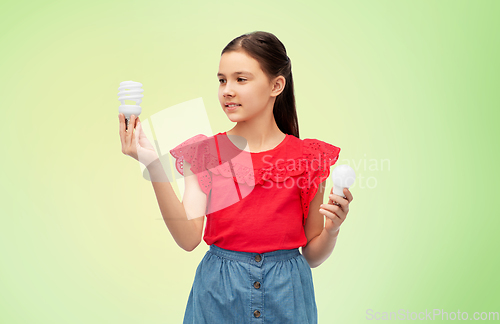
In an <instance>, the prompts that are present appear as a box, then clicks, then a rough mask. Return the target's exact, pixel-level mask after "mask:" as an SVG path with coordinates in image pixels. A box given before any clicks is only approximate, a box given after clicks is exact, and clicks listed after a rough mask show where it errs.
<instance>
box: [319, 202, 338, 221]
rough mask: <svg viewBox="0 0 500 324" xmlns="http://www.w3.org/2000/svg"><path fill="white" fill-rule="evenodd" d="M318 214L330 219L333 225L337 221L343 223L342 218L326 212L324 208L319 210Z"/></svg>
mask: <svg viewBox="0 0 500 324" xmlns="http://www.w3.org/2000/svg"><path fill="white" fill-rule="evenodd" d="M334 207H335V206H334ZM319 212H320V213H321V214H323V215H325V216H326V217H328V218H330V219H331V220H332V221H333V222H335V223H336V222H337V221H341V222H342V221H343V219H342V217H340V216H339V215H338V214H337V213H334V212H332V211H330V210H326V209H325V208H320V209H319Z"/></svg>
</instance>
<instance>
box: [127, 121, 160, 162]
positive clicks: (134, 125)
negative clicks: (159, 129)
mask: <svg viewBox="0 0 500 324" xmlns="http://www.w3.org/2000/svg"><path fill="white" fill-rule="evenodd" d="M118 119H119V121H120V140H121V142H122V153H123V154H125V155H128V156H131V157H133V158H134V159H136V160H137V161H139V162H141V163H142V164H144V165H145V166H148V165H149V164H150V163H151V162H153V161H155V160H157V159H158V153H156V151H155V149H154V147H153V145H151V143H150V142H149V140H148V138H147V137H146V134H144V131H143V130H142V127H141V121H140V120H139V117H137V118H136V117H135V116H134V115H132V116H130V120H129V123H128V129H127V130H125V115H124V114H122V113H120V114H118ZM136 135H137V136H136Z"/></svg>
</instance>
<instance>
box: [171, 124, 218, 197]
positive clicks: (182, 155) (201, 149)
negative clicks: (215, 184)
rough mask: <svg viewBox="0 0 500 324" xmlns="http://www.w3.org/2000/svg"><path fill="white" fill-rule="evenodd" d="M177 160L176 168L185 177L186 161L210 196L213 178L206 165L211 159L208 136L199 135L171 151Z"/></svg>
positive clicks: (201, 186) (204, 190)
mask: <svg viewBox="0 0 500 324" xmlns="http://www.w3.org/2000/svg"><path fill="white" fill-rule="evenodd" d="M169 152H170V154H171V155H172V156H173V157H174V158H175V168H176V169H177V171H178V172H179V173H180V174H181V175H183V176H184V161H186V162H187V163H189V164H190V165H191V168H190V170H191V171H192V172H193V174H195V175H196V176H197V178H198V183H199V184H200V188H201V190H202V191H203V192H204V193H205V194H206V195H207V196H208V194H209V192H210V190H211V188H212V176H211V174H210V172H209V171H208V169H207V167H206V165H207V161H208V158H209V145H208V141H207V136H205V135H203V134H198V135H196V136H193V137H191V138H189V139H187V140H185V141H184V142H182V143H181V144H179V145H177V146H176V147H174V148H173V149H171V150H170V151H169Z"/></svg>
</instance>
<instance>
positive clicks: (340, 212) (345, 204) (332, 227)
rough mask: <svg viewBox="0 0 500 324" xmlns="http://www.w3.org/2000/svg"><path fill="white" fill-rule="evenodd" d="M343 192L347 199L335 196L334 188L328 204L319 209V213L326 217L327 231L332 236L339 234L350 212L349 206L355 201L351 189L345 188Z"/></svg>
mask: <svg viewBox="0 0 500 324" xmlns="http://www.w3.org/2000/svg"><path fill="white" fill-rule="evenodd" d="M343 192H344V195H345V196H346V198H344V197H341V196H337V195H335V194H334V193H333V188H332V190H331V192H330V196H329V197H330V199H329V200H328V204H322V205H321V206H320V209H319V212H320V213H321V214H323V215H325V216H326V224H325V229H326V230H327V232H328V233H330V234H331V235H332V236H333V235H337V234H338V233H337V232H338V231H339V229H340V225H342V223H343V222H344V220H345V219H346V217H347V213H348V212H349V204H350V203H351V201H352V200H353V197H352V194H351V192H350V191H349V189H347V188H344V190H343Z"/></svg>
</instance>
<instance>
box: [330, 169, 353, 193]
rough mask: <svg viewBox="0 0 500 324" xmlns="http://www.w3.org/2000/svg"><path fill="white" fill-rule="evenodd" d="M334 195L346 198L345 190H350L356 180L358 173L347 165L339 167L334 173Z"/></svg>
mask: <svg viewBox="0 0 500 324" xmlns="http://www.w3.org/2000/svg"><path fill="white" fill-rule="evenodd" d="M331 177H332V181H333V193H334V194H336V195H337V196H341V197H344V198H345V195H344V188H349V187H350V186H352V184H353V183H354V180H356V173H355V172H354V170H353V169H352V168H351V167H350V166H348V165H347V164H341V165H338V166H337V167H336V168H335V169H333V172H332V175H331Z"/></svg>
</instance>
